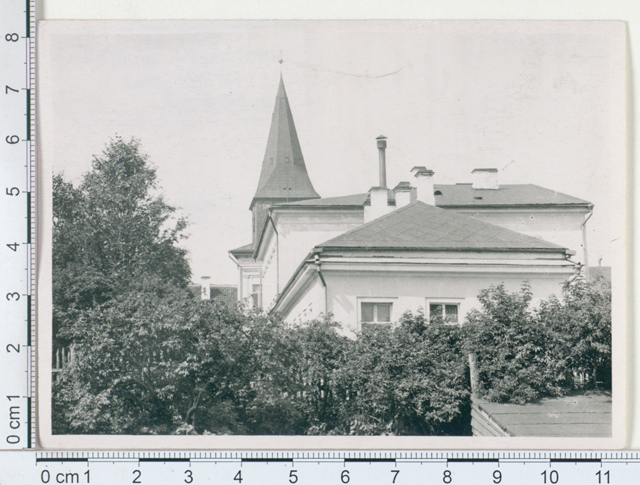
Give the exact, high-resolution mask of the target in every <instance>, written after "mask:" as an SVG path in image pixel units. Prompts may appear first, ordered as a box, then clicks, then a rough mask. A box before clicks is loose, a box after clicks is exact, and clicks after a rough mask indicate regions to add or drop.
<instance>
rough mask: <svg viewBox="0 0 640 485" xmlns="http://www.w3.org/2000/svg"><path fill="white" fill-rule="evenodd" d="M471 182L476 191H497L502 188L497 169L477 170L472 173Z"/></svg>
mask: <svg viewBox="0 0 640 485" xmlns="http://www.w3.org/2000/svg"><path fill="white" fill-rule="evenodd" d="M471 180H472V182H473V185H472V186H473V188H474V189H488V190H497V189H499V188H500V184H498V169H497V168H475V169H473V170H472V171H471Z"/></svg>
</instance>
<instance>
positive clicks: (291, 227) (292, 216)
mask: <svg viewBox="0 0 640 485" xmlns="http://www.w3.org/2000/svg"><path fill="white" fill-rule="evenodd" d="M362 223H363V213H362V210H360V211H304V212H302V211H296V212H286V213H281V214H279V215H278V217H277V219H276V227H277V229H278V238H279V242H278V244H279V251H280V270H279V274H280V289H282V288H284V285H286V284H287V282H288V281H289V279H290V278H291V276H293V273H294V271H295V270H296V269H297V268H298V266H299V265H300V263H301V262H302V261H303V259H304V258H305V256H307V254H309V251H311V249H312V248H313V247H315V246H317V245H318V244H322V243H323V242H325V241H328V240H329V239H332V238H334V237H336V236H339V235H340V234H343V233H345V232H347V231H349V230H351V229H354V228H356V227H358V226H360V225H362ZM274 297H275V295H274Z"/></svg>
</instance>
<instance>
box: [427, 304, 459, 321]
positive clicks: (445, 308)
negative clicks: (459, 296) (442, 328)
mask: <svg viewBox="0 0 640 485" xmlns="http://www.w3.org/2000/svg"><path fill="white" fill-rule="evenodd" d="M459 306H460V305H459V304H458V303H430V304H429V319H430V320H431V319H433V318H442V319H443V320H444V321H445V322H447V323H451V324H458V323H460V320H459V317H458V308H459Z"/></svg>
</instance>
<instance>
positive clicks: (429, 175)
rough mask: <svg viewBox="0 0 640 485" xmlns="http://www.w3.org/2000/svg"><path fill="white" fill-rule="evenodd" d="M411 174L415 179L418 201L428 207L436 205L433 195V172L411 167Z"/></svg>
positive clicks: (423, 168)
mask: <svg viewBox="0 0 640 485" xmlns="http://www.w3.org/2000/svg"><path fill="white" fill-rule="evenodd" d="M411 173H412V174H413V176H414V177H415V178H416V188H417V189H418V200H419V201H421V202H424V203H425V204H429V205H436V198H435V196H434V195H433V175H434V174H435V172H434V171H433V170H428V169H427V168H426V167H413V168H412V169H411Z"/></svg>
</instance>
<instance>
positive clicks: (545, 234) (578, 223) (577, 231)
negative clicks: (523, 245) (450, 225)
mask: <svg viewBox="0 0 640 485" xmlns="http://www.w3.org/2000/svg"><path fill="white" fill-rule="evenodd" d="M450 210H453V209H450ZM456 212H458V213H460V214H464V215H468V216H472V217H474V218H476V219H480V220H481V221H484V222H489V223H491V224H495V225H497V226H500V227H504V228H505V229H510V230H512V231H516V232H520V233H522V234H526V235H527V236H533V237H539V238H541V239H544V240H545V241H548V242H551V243H554V244H557V245H559V246H562V247H565V248H568V249H571V250H573V251H575V252H576V255H575V256H573V257H572V258H571V259H572V261H576V262H580V263H583V264H584V262H585V261H584V244H583V240H582V223H583V222H584V220H585V217H586V214H587V213H588V212H587V211H586V210H580V211H575V212H574V211H568V210H518V209H509V210H508V211H507V210H482V211H480V210H475V211H474V210H459V209H456ZM587 224H588V223H587ZM587 244H589V243H588V241H587Z"/></svg>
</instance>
